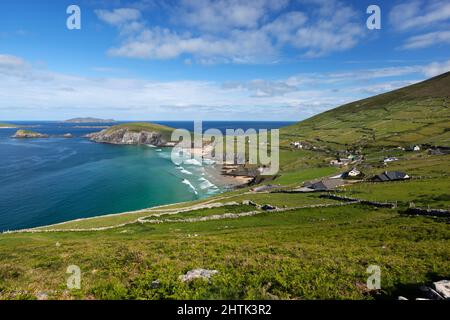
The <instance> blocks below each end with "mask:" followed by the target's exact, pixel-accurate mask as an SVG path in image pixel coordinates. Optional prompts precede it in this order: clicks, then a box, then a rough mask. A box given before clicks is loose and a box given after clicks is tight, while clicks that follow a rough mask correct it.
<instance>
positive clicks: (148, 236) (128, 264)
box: [0, 206, 450, 299]
mask: <svg viewBox="0 0 450 320" xmlns="http://www.w3.org/2000/svg"><path fill="white" fill-rule="evenodd" d="M194 234H196V235H197V236H196V237H193V235H194ZM94 239H95V240H94ZM449 240H450V231H449V229H448V227H447V225H446V224H445V223H442V222H440V221H436V220H432V219H427V218H420V217H414V218H409V217H403V216H400V215H398V213H397V212H396V211H394V210H387V209H383V210H373V209H371V208H367V207H361V206H353V207H340V208H323V209H303V210H296V211H291V212H284V213H263V214H261V215H258V216H254V217H247V218H241V219H237V220H220V221H209V222H202V223H184V224H183V223H166V224H161V225H140V224H139V225H132V226H127V227H124V228H119V229H117V230H109V231H102V232H96V233H76V234H68V233H54V234H19V235H2V236H1V241H0V259H1V260H2V264H1V267H0V274H1V277H0V288H1V295H2V297H3V298H17V295H16V292H17V291H18V290H22V291H23V292H24V293H25V294H26V295H27V297H34V296H35V295H36V294H37V293H38V292H47V293H48V292H50V294H51V297H52V298H68V297H69V298H70V297H75V298H96V299H273V298H282V299H318V298H319V299H372V298H373V297H372V296H370V295H367V294H365V292H364V290H362V289H361V287H360V286H359V285H358V284H360V283H365V281H366V279H367V276H368V275H367V274H366V273H365V270H366V268H367V266H368V265H369V264H377V265H379V266H380V267H381V269H382V288H383V290H384V292H385V293H386V294H390V293H391V292H393V291H395V290H396V287H397V285H398V284H399V283H423V282H428V281H431V280H433V279H434V278H435V277H443V276H448V274H449V272H450V263H449V261H450V260H449V259H448V258H449V256H450V245H449V244H450V242H449ZM56 243H59V244H60V245H59V246H56ZM69 264H76V265H78V266H80V268H81V270H82V288H81V290H77V291H74V292H67V291H66V289H65V282H66V279H67V276H68V275H66V274H65V270H66V268H67V266H68V265H69ZM199 267H202V268H207V269H217V270H219V272H220V273H219V275H217V276H215V277H214V278H213V279H212V281H211V283H207V282H203V281H196V282H194V283H190V284H184V283H182V282H181V281H179V280H178V277H179V275H181V274H184V273H185V272H187V271H188V270H190V269H193V268H199ZM155 280H159V281H160V286H159V287H157V288H153V287H152V285H151V283H152V282H153V281H155ZM53 290H54V291H53ZM18 298H23V296H19V297H18Z"/></svg>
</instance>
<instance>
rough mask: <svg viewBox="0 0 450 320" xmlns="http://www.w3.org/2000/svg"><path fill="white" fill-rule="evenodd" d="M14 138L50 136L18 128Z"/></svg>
mask: <svg viewBox="0 0 450 320" xmlns="http://www.w3.org/2000/svg"><path fill="white" fill-rule="evenodd" d="M12 138H21V139H25V138H27V139H30V138H48V135H46V134H42V133H38V132H33V131H29V130H17V132H16V133H15V134H14V135H13V136H12Z"/></svg>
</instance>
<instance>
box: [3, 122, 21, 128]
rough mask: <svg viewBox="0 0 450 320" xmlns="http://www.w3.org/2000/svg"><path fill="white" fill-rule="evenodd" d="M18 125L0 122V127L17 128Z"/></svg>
mask: <svg viewBox="0 0 450 320" xmlns="http://www.w3.org/2000/svg"><path fill="white" fill-rule="evenodd" d="M18 127H19V126H18V125H16V124H12V123H0V129H12V128H18Z"/></svg>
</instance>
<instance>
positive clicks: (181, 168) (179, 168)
mask: <svg viewBox="0 0 450 320" xmlns="http://www.w3.org/2000/svg"><path fill="white" fill-rule="evenodd" d="M177 169H178V170H180V172H182V173H184V174H189V175H191V174H192V172H190V171H187V170H186V169H185V168H183V167H181V166H179V167H177Z"/></svg>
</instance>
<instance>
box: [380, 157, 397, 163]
mask: <svg viewBox="0 0 450 320" xmlns="http://www.w3.org/2000/svg"><path fill="white" fill-rule="evenodd" d="M394 161H398V158H396V157H387V158H384V160H383V162H384V163H388V162H394Z"/></svg>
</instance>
